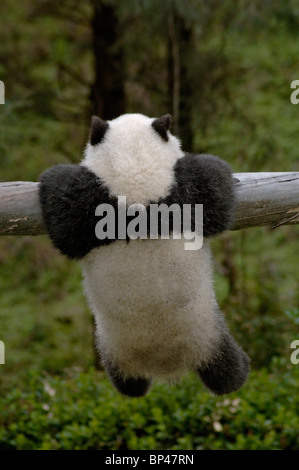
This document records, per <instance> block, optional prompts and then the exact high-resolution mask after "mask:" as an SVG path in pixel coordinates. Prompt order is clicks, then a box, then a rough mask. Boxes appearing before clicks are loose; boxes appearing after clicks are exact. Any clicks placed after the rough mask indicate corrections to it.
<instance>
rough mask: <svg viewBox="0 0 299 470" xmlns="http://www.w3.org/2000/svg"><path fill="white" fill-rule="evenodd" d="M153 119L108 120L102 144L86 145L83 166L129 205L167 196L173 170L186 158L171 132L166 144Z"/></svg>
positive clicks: (133, 116) (129, 116) (132, 116)
mask: <svg viewBox="0 0 299 470" xmlns="http://www.w3.org/2000/svg"><path fill="white" fill-rule="evenodd" d="M153 120H154V119H152V118H149V117H147V116H143V115H142V114H124V115H122V116H120V117H118V118H117V119H114V120H112V121H108V123H109V129H108V131H107V132H106V134H105V136H104V139H103V141H102V142H101V143H100V144H98V145H95V146H92V145H90V144H87V147H86V149H85V158H84V159H83V161H82V165H84V166H86V167H87V168H89V169H91V170H92V171H93V172H94V173H95V174H96V175H98V176H100V177H101V179H102V180H103V181H104V182H105V183H106V185H107V186H108V188H109V190H110V193H111V194H112V195H114V196H126V197H127V204H128V205H130V204H133V203H134V202H139V203H140V204H144V205H146V204H148V203H149V202H150V201H157V200H158V198H159V197H165V196H167V194H168V193H169V190H170V188H171V185H172V184H173V181H174V180H173V167H174V165H175V163H176V161H177V160H178V159H179V158H181V157H182V156H183V152H182V150H181V148H180V142H179V140H178V139H177V138H176V137H174V136H173V135H171V134H170V133H169V140H168V142H165V141H163V140H162V139H161V137H160V136H159V135H158V134H157V132H156V131H155V130H154V129H153V128H152V126H151V123H152V122H153Z"/></svg>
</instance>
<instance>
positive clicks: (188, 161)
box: [172, 154, 235, 237]
mask: <svg viewBox="0 0 299 470" xmlns="http://www.w3.org/2000/svg"><path fill="white" fill-rule="evenodd" d="M175 178H176V182H177V184H176V187H175V188H174V189H173V194H172V199H173V202H178V203H179V204H180V205H182V204H203V236H204V237H210V236H213V235H217V234H218V233H221V232H222V231H224V230H226V229H227V228H228V227H229V225H230V224H231V222H232V216H233V209H234V204H235V196H234V186H233V178H232V171H231V168H230V166H229V165H228V164H227V163H226V162H225V161H223V160H221V159H220V158H218V157H215V156H213V155H205V154H201V155H194V154H186V155H185V156H184V157H182V158H180V159H179V160H178V162H177V164H176V166H175Z"/></svg>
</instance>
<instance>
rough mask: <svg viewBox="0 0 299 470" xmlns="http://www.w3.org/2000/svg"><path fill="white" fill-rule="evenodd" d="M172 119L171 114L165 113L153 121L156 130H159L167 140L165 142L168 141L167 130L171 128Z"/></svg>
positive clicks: (161, 135)
mask: <svg viewBox="0 0 299 470" xmlns="http://www.w3.org/2000/svg"><path fill="white" fill-rule="evenodd" d="M171 121H172V118H171V116H170V114H165V115H164V116H161V117H160V118H157V119H155V120H154V121H153V122H152V127H153V128H154V129H155V131H156V132H158V134H159V135H160V137H161V138H162V139H163V140H165V142H168V134H167V131H168V130H169V129H170V126H171Z"/></svg>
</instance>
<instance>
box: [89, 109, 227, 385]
mask: <svg viewBox="0 0 299 470" xmlns="http://www.w3.org/2000/svg"><path fill="white" fill-rule="evenodd" d="M151 122H152V119H150V118H147V117H145V116H142V115H138V114H135V115H124V116H121V117H119V118H118V119H116V120H113V121H111V122H110V123H109V125H110V129H109V130H108V132H107V134H106V135H105V138H104V140H103V142H102V143H100V144H98V145H97V146H95V148H92V147H91V146H90V145H88V146H87V149H86V154H85V159H84V160H83V162H82V164H83V165H85V166H87V167H88V168H89V169H91V170H92V171H94V172H95V173H96V174H97V175H98V176H100V177H101V179H102V180H104V181H105V183H106V184H107V186H108V187H109V189H110V191H111V193H112V194H113V195H115V196H118V195H122V196H126V197H127V203H128V204H131V203H135V202H139V203H142V204H147V203H148V202H149V201H157V200H158V199H159V197H160V196H162V197H165V196H166V195H167V194H168V192H169V190H170V188H171V185H172V184H173V183H174V174H173V167H174V165H175V162H176V161H177V159H178V158H180V157H181V156H182V155H183V153H182V151H181V149H180V145H179V141H178V140H177V139H176V138H175V137H173V136H172V135H171V134H170V133H169V141H168V142H164V141H163V140H162V139H161V137H160V136H159V135H158V134H157V133H156V132H155V131H154V129H153V128H152V126H151ZM184 242H185V240H184V239H183V238H182V239H181V240H173V239H170V240H162V239H158V240H140V239H137V240H131V241H130V242H129V243H127V242H126V241H123V240H118V241H116V242H114V243H112V244H111V245H106V246H103V247H100V248H95V249H94V250H92V251H91V252H90V253H89V254H88V255H87V256H86V257H85V258H84V259H83V261H82V265H83V276H84V281H83V283H84V288H85V292H86V295H87V298H88V301H89V304H90V307H91V309H92V311H93V313H94V315H95V319H96V324H97V336H98V342H99V347H100V351H101V353H102V355H103V356H104V357H105V356H107V357H109V358H110V359H111V360H112V361H115V363H116V364H118V365H119V366H120V367H121V369H122V370H123V373H124V374H125V375H128V376H143V377H155V378H161V379H165V380H176V379H178V378H179V377H180V376H181V375H182V374H183V373H185V372H186V371H187V370H188V369H190V367H191V368H192V367H198V366H200V364H202V363H203V362H205V361H207V360H208V358H209V357H210V356H211V355H212V353H213V350H214V348H215V341H217V339H218V333H217V332H218V328H219V327H218V322H217V318H216V314H215V310H216V308H217V304H216V300H215V296H214V291H213V281H212V263H211V257H210V249H209V244H208V242H207V241H204V245H203V247H202V248H201V249H200V250H198V251H186V250H184Z"/></svg>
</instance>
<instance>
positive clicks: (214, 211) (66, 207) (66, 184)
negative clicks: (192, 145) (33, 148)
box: [40, 154, 234, 259]
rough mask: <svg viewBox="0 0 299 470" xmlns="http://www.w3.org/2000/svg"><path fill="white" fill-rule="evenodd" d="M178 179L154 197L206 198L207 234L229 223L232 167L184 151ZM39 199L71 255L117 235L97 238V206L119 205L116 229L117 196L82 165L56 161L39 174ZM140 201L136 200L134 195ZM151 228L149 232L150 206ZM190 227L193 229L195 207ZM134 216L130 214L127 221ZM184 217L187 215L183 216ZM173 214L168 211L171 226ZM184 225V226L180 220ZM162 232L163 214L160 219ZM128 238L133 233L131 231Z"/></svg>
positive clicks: (56, 239) (56, 238)
mask: <svg viewBox="0 0 299 470" xmlns="http://www.w3.org/2000/svg"><path fill="white" fill-rule="evenodd" d="M174 172H175V180H176V182H175V184H174V186H173V188H172V190H171V193H170V195H169V196H167V197H166V198H164V199H160V200H159V201H152V202H153V203H159V204H161V203H164V204H166V205H167V206H170V205H171V204H173V203H176V204H178V205H179V206H180V207H181V209H182V208H183V204H191V206H192V207H193V208H194V204H203V216H204V220H203V222H204V227H203V236H204V237H210V236H212V235H216V234H218V233H220V232H222V231H223V230H225V229H226V228H228V226H229V224H230V222H231V218H232V213H233V207H234V191H233V180H232V174H231V170H230V167H229V166H228V165H227V164H226V163H225V162H224V161H223V160H220V159H219V158H217V157H214V156H212V155H192V154H186V155H185V156H184V157H183V158H181V159H179V160H178V162H177V163H176V165H175V168H174ZM40 202H41V207H42V215H43V219H44V222H45V226H46V229H47V231H48V233H49V235H50V237H51V239H52V242H53V244H54V245H55V246H56V247H57V248H58V249H59V250H60V251H61V252H62V253H63V254H64V255H66V256H68V257H69V258H76V259H80V258H83V257H84V256H85V255H86V254H87V253H89V251H90V250H92V249H93V248H96V247H98V246H101V245H107V244H110V243H112V242H114V241H115V240H110V239H104V240H99V239H98V238H97V237H96V234H95V227H96V223H97V222H98V221H99V218H98V217H96V216H95V210H96V207H97V206H98V205H100V204H103V203H108V204H111V205H112V206H113V207H114V210H115V217H116V219H115V228H116V237H117V233H118V223H117V222H118V208H117V199H116V198H115V197H111V196H110V194H109V190H108V189H107V187H106V186H105V185H104V183H103V182H102V181H101V179H100V178H99V177H97V176H96V175H95V174H94V173H93V172H92V171H90V170H88V169H87V168H85V167H84V166H81V165H57V166H55V167H52V168H50V169H48V170H47V171H45V172H44V173H43V174H42V175H41V184H40ZM136 202H138V201H136ZM147 214H148V223H147V226H148V233H149V232H150V223H149V222H150V217H149V215H150V212H149V208H148V211H147ZM192 215H193V220H192V223H191V229H192V230H194V229H195V221H194V211H193V213H192ZM132 218H134V217H133V216H131V217H127V225H128V223H129V222H130V220H132ZM181 219H183V218H181ZM172 225H173V215H172V213H171V212H170V214H169V232H170V233H171V232H172ZM182 230H183V226H182ZM158 233H159V234H161V220H159V224H158ZM127 241H129V238H128V237H127Z"/></svg>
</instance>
